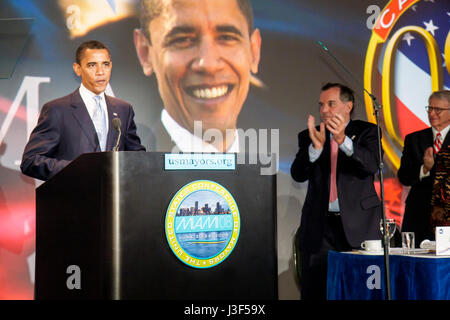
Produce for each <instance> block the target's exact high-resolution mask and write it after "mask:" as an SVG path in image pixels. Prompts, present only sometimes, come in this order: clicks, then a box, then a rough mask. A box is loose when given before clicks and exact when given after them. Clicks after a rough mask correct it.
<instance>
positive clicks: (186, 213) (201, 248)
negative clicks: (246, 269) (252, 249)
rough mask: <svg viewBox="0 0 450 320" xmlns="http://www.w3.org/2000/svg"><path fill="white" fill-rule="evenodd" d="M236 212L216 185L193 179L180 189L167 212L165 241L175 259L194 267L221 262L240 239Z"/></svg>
mask: <svg viewBox="0 0 450 320" xmlns="http://www.w3.org/2000/svg"><path fill="white" fill-rule="evenodd" d="M239 231H240V215H239V209H238V206H237V204H236V201H235V200H234V198H233V196H232V195H231V193H230V192H229V191H228V190H227V189H226V188H225V187H223V186H222V185H220V184H219V183H216V182H214V181H210V180H196V181H192V182H190V183H188V184H186V185H185V186H184V187H182V188H181V189H180V190H179V191H178V192H177V193H176V194H175V195H174V196H173V198H172V200H171V201H170V204H169V207H168V209H167V212H166V219H165V232H166V238H167V242H168V244H169V246H170V248H171V249H172V252H173V253H174V254H175V256H176V257H177V258H178V259H180V260H181V261H182V262H183V263H185V264H187V265H188V266H191V267H193V268H199V269H203V268H211V267H214V266H217V265H218V264H220V263H221V262H223V261H224V260H225V259H226V258H227V257H228V256H229V255H230V254H231V252H232V251H233V249H234V247H235V246H236V243H237V241H238V238H239Z"/></svg>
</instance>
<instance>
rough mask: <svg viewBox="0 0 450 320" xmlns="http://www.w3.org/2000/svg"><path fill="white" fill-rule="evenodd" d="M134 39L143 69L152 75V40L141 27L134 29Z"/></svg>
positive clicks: (145, 72)
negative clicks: (150, 40)
mask: <svg viewBox="0 0 450 320" xmlns="http://www.w3.org/2000/svg"><path fill="white" fill-rule="evenodd" d="M133 39H134V46H135V48H136V53H137V56H138V59H139V62H140V63H141V66H142V71H143V72H144V74H145V75H146V76H150V75H151V74H152V73H153V65H152V59H151V57H150V46H151V45H150V42H149V40H148V39H147V37H146V36H145V34H144V33H143V32H142V30H141V29H135V30H134V32H133Z"/></svg>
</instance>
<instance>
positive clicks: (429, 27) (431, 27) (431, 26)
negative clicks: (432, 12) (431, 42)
mask: <svg viewBox="0 0 450 320" xmlns="http://www.w3.org/2000/svg"><path fill="white" fill-rule="evenodd" d="M423 24H424V25H425V27H426V30H427V31H428V32H430V33H431V34H432V35H433V36H435V34H434V31H436V30H437V29H439V27H436V26H435V25H434V24H433V20H432V19H430V21H429V22H425V21H424V22H423Z"/></svg>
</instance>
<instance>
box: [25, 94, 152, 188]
mask: <svg viewBox="0 0 450 320" xmlns="http://www.w3.org/2000/svg"><path fill="white" fill-rule="evenodd" d="M105 100H106V105H107V108H108V117H109V131H108V137H107V141H106V150H112V149H113V147H114V145H115V144H116V141H117V138H118V135H119V133H118V132H117V130H115V129H114V128H113V126H112V124H111V121H112V119H113V118H114V117H118V118H119V119H120V121H121V123H122V126H121V130H122V136H121V138H120V145H119V150H121V151H145V148H144V147H143V146H142V145H141V141H140V138H139V137H138V135H137V134H136V124H135V123H134V111H133V108H132V107H131V105H130V104H129V103H127V102H125V101H123V100H121V99H117V98H114V97H111V96H107V95H105ZM114 114H117V116H115V115H114ZM100 151H101V150H100V146H99V142H98V137H97V133H96V131H95V127H94V124H93V122H92V120H91V117H90V116H89V113H88V111H87V108H86V106H85V104H84V102H83V99H82V98H81V95H80V93H79V90H78V89H77V90H76V91H75V92H73V93H71V94H69V95H67V96H65V97H62V98H59V99H56V100H53V101H50V102H48V103H46V104H45V105H44V107H43V108H42V111H41V113H40V115H39V120H38V123H37V125H36V127H35V128H34V130H33V131H32V133H31V135H30V140H29V141H28V143H27V145H26V146H25V151H24V153H23V157H22V164H21V165H20V169H21V170H22V172H23V173H24V174H26V175H28V176H31V177H34V178H37V179H41V180H48V179H49V178H51V177H53V176H54V175H55V174H56V173H57V172H59V171H60V170H61V169H63V168H64V167H65V166H66V165H68V164H69V163H70V162H71V161H72V160H74V159H75V158H77V157H78V156H79V155H81V154H83V153H88V152H100Z"/></svg>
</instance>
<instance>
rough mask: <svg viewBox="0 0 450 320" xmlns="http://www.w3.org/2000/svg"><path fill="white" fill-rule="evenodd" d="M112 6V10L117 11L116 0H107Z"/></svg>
mask: <svg viewBox="0 0 450 320" xmlns="http://www.w3.org/2000/svg"><path fill="white" fill-rule="evenodd" d="M106 1H107V2H108V4H109V6H110V7H111V9H112V11H113V12H114V13H116V0H106Z"/></svg>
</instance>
